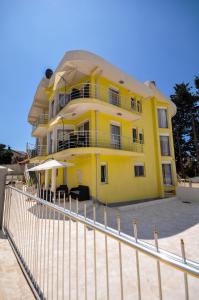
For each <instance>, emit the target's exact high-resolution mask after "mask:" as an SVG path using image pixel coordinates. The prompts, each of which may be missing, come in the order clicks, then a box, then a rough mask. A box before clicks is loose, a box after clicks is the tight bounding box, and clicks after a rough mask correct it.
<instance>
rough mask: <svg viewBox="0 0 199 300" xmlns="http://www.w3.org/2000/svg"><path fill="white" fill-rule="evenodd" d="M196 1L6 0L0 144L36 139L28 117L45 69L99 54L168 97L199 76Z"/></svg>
mask: <svg viewBox="0 0 199 300" xmlns="http://www.w3.org/2000/svg"><path fill="white" fill-rule="evenodd" d="M198 29H199V1H198V0H186V1H185V0H167V1H165V0H150V1H149V0H98V1H97V0H78V1H77V0H65V1H64V0H56V1H55V0H34V1H31V0H29V1H28V0H9V1H8V0H1V1H0V57H1V63H0V68H1V72H0V82H1V93H0V102H1V106H0V143H5V144H6V145H10V146H11V147H13V148H15V149H18V150H23V149H25V146H26V142H27V141H29V142H32V141H33V139H31V126H30V125H29V124H28V123H27V115H28V111H29V108H30V106H31V103H32V100H33V96H34V92H35V89H36V87H37V84H38V83H39V81H40V79H41V77H42V76H43V74H44V72H45V69H46V68H47V67H51V68H52V69H54V68H55V67H56V66H57V64H58V63H59V61H60V59H61V58H62V56H63V54H64V52H65V51H68V50H72V49H85V50H89V51H92V52H95V53H97V54H99V55H101V56H102V57H104V58H105V59H107V60H109V61H110V62H112V63H113V64H115V65H117V66H118V67H120V68H121V69H122V70H124V71H126V72H127V73H129V74H130V75H132V76H134V77H135V78H137V79H139V80H141V81H145V80H155V81H156V83H157V85H158V87H159V88H160V89H161V90H162V91H163V92H164V93H165V94H166V95H167V96H169V95H170V94H171V93H172V88H173V86H174V84H175V83H180V82H182V81H184V82H191V83H193V77H194V76H195V75H197V74H198V75H199V35H198Z"/></svg>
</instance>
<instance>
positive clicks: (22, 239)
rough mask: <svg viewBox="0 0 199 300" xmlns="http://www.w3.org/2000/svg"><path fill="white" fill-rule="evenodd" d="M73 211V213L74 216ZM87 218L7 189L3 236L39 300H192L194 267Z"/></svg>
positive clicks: (79, 208) (198, 285)
mask: <svg viewBox="0 0 199 300" xmlns="http://www.w3.org/2000/svg"><path fill="white" fill-rule="evenodd" d="M72 206H73V208H74V207H75V209H73V210H72ZM92 211H93V218H92V220H91V219H89V218H87V206H86V202H85V203H83V204H82V203H79V202H78V201H73V203H72V201H71V199H69V202H68V201H67V202H66V199H62V201H61V199H60V197H59V199H58V203H51V202H47V201H45V200H42V199H40V198H38V197H35V196H33V195H31V194H28V193H26V192H23V191H21V190H19V189H16V188H14V187H7V188H6V195H5V208H4V224H3V228H4V231H5V233H6V234H7V236H8V238H9V241H10V243H11V245H12V247H13V249H14V251H15V253H16V255H17V257H18V260H19V262H20V264H21V266H22V268H23V269H24V272H25V274H26V276H27V279H28V280H29V283H30V285H31V287H32V289H33V291H34V293H35V296H36V298H38V299H81V300H82V299H85V300H86V299H92V300H93V299H95V300H97V299H103V300H105V299H114V300H115V299H125V300H126V299H139V300H140V299H150V300H155V299H198V298H199V265H198V264H197V263H195V262H193V261H190V260H187V259H186V255H185V247H184V243H183V241H181V249H182V256H181V257H179V256H176V255H174V254H172V253H169V252H166V251H163V250H161V249H159V246H158V233H157V229H156V228H155V230H154V238H155V245H154V246H152V245H149V244H147V243H145V242H143V241H141V240H139V239H138V236H137V224H136V221H135V220H134V221H133V222H132V234H133V236H128V235H126V234H124V233H122V232H121V228H120V217H119V216H118V217H117V225H118V228H117V230H114V229H112V228H109V227H108V226H107V210H106V207H104V224H100V223H98V222H97V221H96V207H95V205H93V207H92Z"/></svg>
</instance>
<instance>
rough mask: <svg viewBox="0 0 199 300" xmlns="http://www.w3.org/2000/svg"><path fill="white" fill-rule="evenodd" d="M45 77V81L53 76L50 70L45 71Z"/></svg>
mask: <svg viewBox="0 0 199 300" xmlns="http://www.w3.org/2000/svg"><path fill="white" fill-rule="evenodd" d="M45 75H46V78H47V79H50V78H51V76H52V75H53V70H51V69H46V71H45Z"/></svg>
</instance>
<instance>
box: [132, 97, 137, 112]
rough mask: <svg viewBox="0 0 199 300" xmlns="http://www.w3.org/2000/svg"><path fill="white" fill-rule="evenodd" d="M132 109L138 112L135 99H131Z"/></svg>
mask: <svg viewBox="0 0 199 300" xmlns="http://www.w3.org/2000/svg"><path fill="white" fill-rule="evenodd" d="M131 109H132V110H136V100H135V99H134V98H131Z"/></svg>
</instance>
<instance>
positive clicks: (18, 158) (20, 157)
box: [11, 149, 28, 164]
mask: <svg viewBox="0 0 199 300" xmlns="http://www.w3.org/2000/svg"><path fill="white" fill-rule="evenodd" d="M11 151H12V154H13V155H12V164H17V163H20V162H22V161H24V160H25V159H27V158H28V154H27V153H26V152H24V151H18V150H14V149H11Z"/></svg>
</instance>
